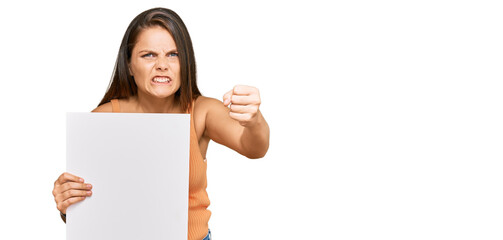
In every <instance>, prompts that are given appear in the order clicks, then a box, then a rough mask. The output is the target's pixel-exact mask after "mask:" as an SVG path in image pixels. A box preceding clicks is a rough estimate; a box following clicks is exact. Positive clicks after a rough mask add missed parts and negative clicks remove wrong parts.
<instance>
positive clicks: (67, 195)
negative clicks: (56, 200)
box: [63, 190, 72, 199]
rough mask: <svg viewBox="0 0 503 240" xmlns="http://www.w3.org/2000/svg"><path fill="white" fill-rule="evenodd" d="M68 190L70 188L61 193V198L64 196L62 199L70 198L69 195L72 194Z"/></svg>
mask: <svg viewBox="0 0 503 240" xmlns="http://www.w3.org/2000/svg"><path fill="white" fill-rule="evenodd" d="M70 191H71V190H68V191H66V192H64V193H63V198H64V199H68V198H70V197H71V196H72V195H71V194H70Z"/></svg>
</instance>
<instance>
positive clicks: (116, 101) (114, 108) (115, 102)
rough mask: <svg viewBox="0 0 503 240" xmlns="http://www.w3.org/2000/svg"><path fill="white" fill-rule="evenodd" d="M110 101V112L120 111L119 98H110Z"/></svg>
mask: <svg viewBox="0 0 503 240" xmlns="http://www.w3.org/2000/svg"><path fill="white" fill-rule="evenodd" d="M110 102H111V103H112V112H114V113H120V112H121V106H120V104H119V99H112V100H110Z"/></svg>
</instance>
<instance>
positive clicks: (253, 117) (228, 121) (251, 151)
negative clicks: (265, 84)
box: [203, 86, 269, 158]
mask: <svg viewBox="0 0 503 240" xmlns="http://www.w3.org/2000/svg"><path fill="white" fill-rule="evenodd" d="M203 104H204V105H206V106H205V108H206V109H208V111H207V113H206V132H205V134H207V135H208V136H209V137H210V138H211V139H212V140H214V141H215V142H217V143H220V144H223V145H225V146H227V147H229V148H231V149H233V150H235V151H237V152H238V153H240V154H242V155H244V156H246V157H248V158H261V157H263V156H265V154H266V153H267V150H268V148H269V126H268V124H267V122H266V121H265V119H264V117H263V115H262V113H261V112H260V111H259V106H260V104H261V102H260V96H259V93H258V89H256V88H254V87H248V86H236V87H234V89H233V90H231V91H229V92H228V93H226V94H225V95H224V104H222V102H220V101H218V100H216V99H207V100H205V103H203ZM229 104H232V105H231V106H230V108H227V107H226V106H228V105H229Z"/></svg>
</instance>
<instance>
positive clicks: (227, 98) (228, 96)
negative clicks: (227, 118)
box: [223, 90, 233, 107]
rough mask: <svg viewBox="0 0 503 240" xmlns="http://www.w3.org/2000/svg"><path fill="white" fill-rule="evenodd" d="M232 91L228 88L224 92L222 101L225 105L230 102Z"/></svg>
mask: <svg viewBox="0 0 503 240" xmlns="http://www.w3.org/2000/svg"><path fill="white" fill-rule="evenodd" d="M232 93H233V90H230V91H228V92H226V93H225V94H224V97H223V102H224V105H225V106H226V107H227V105H229V104H230V103H231V96H232Z"/></svg>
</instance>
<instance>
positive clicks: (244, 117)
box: [223, 85, 260, 127]
mask: <svg viewBox="0 0 503 240" xmlns="http://www.w3.org/2000/svg"><path fill="white" fill-rule="evenodd" d="M223 100H224V105H225V106H226V107H227V106H229V104H230V105H231V106H230V112H229V116H230V117H231V118H232V119H234V120H236V121H238V122H239V123H240V124H241V125H242V126H245V127H247V126H252V125H254V124H255V123H256V122H257V119H258V117H257V114H258V112H259V110H258V108H259V106H260V94H259V91H258V89H257V88H255V87H250V86H244V85H237V86H235V87H234V88H233V89H232V90H230V91H228V92H227V93H226V94H225V95H224V98H223Z"/></svg>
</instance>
